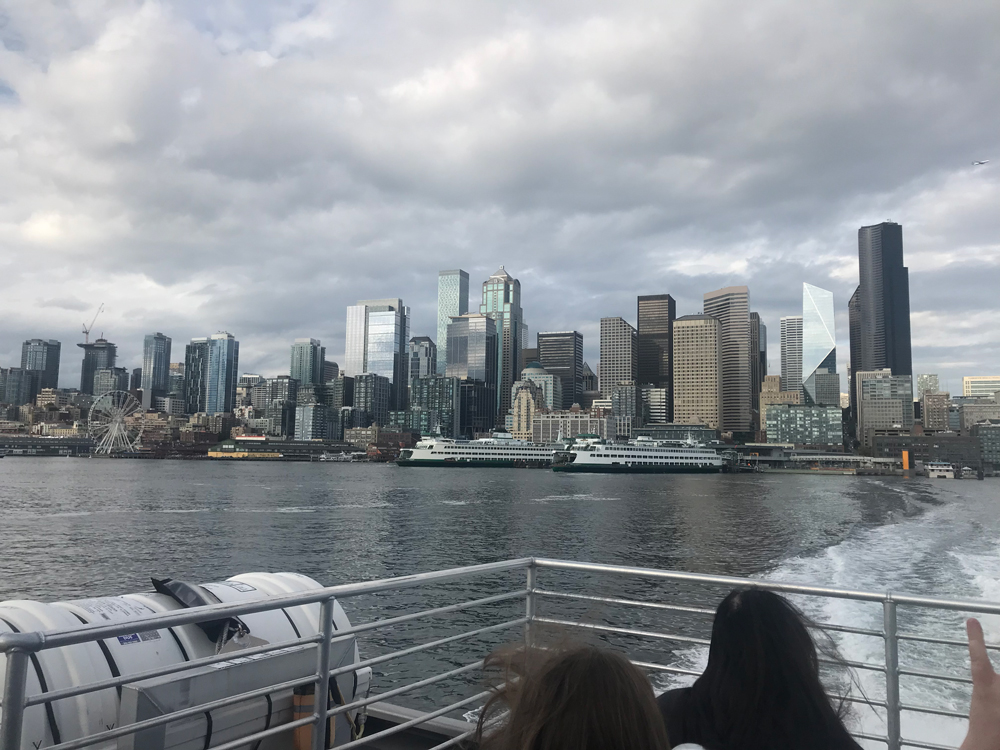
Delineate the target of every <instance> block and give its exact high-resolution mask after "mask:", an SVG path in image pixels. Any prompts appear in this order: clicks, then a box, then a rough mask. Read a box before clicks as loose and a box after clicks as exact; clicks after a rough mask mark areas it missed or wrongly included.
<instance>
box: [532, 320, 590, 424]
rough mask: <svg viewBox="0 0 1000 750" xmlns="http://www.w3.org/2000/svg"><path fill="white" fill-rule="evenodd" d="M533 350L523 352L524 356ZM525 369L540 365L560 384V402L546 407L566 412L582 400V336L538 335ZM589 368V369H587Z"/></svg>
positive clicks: (547, 332)
mask: <svg viewBox="0 0 1000 750" xmlns="http://www.w3.org/2000/svg"><path fill="white" fill-rule="evenodd" d="M531 351H532V350H531V349H525V350H524V353H525V355H527V354H529V353H530V352H531ZM534 351H535V352H536V355H535V357H534V358H532V359H525V360H524V363H525V366H527V365H528V364H530V363H531V362H536V361H537V362H539V363H540V364H541V366H542V367H544V368H545V369H546V370H547V371H548V372H549V373H551V374H552V375H556V376H558V378H559V379H560V380H561V381H562V403H561V404H549V408H550V409H569V408H570V407H571V406H573V404H578V403H580V400H581V399H582V398H583V391H584V387H583V385H584V384H583V380H584V376H583V368H584V362H583V334H582V333H580V332H579V331H546V332H544V333H539V334H538V348H537V349H535V350H534ZM588 369H589V368H588Z"/></svg>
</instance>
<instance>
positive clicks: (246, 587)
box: [205, 581, 257, 594]
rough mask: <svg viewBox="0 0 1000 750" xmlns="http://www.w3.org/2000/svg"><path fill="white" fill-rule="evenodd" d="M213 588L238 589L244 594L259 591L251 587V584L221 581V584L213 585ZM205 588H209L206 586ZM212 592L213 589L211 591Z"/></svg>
mask: <svg viewBox="0 0 1000 750" xmlns="http://www.w3.org/2000/svg"><path fill="white" fill-rule="evenodd" d="M212 585H213V586H228V587H229V588H231V589H236V590H237V591H240V592H242V593H244V594H246V593H247V592H250V591H256V590H257V589H256V588H255V587H253V586H251V585H250V584H249V583H243V582H242V581H219V583H216V584H212ZM205 588H208V586H206V587H205ZM209 590H211V589H209Z"/></svg>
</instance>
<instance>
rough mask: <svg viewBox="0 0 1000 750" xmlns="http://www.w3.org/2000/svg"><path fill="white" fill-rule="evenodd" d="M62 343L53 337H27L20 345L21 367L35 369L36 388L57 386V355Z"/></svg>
mask: <svg viewBox="0 0 1000 750" xmlns="http://www.w3.org/2000/svg"><path fill="white" fill-rule="evenodd" d="M61 349H62V344H60V343H59V342H58V341H56V340H54V339H50V340H48V341H46V340H44V339H28V340H27V341H25V342H24V343H23V344H22V345H21V369H22V370H37V371H38V373H39V379H38V388H39V390H41V389H42V388H58V387H59V355H60V351H61Z"/></svg>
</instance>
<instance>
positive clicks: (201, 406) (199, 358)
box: [133, 338, 208, 414]
mask: <svg viewBox="0 0 1000 750" xmlns="http://www.w3.org/2000/svg"><path fill="white" fill-rule="evenodd" d="M207 382H208V339H207V338H197V339H191V343H190V344H188V345H187V346H185V347H184V411H185V412H187V413H188V414H200V413H202V412H204V411H205V394H206V393H207V390H206V383H207ZM134 387H135V386H133V388H134Z"/></svg>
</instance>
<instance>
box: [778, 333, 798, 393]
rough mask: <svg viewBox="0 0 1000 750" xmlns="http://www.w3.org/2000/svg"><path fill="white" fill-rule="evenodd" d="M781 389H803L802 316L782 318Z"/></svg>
mask: <svg viewBox="0 0 1000 750" xmlns="http://www.w3.org/2000/svg"><path fill="white" fill-rule="evenodd" d="M781 390H783V391H799V392H800V393H801V391H802V316H801V315H786V316H785V317H783V318H782V319H781Z"/></svg>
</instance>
